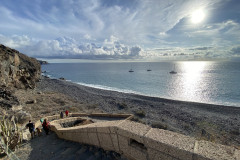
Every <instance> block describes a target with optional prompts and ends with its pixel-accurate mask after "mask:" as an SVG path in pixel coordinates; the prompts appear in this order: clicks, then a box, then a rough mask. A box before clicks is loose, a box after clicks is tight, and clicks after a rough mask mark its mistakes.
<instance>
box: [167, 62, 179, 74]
mask: <svg viewBox="0 0 240 160" xmlns="http://www.w3.org/2000/svg"><path fill="white" fill-rule="evenodd" d="M169 73H170V74H177V72H176V71H175V64H174V67H173V70H172V71H171V72H169Z"/></svg>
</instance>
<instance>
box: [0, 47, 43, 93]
mask: <svg viewBox="0 0 240 160" xmlns="http://www.w3.org/2000/svg"><path fill="white" fill-rule="evenodd" d="M40 75H41V66H40V63H39V62H38V61H37V60H36V59H34V58H30V57H28V56H26V55H24V54H22V53H20V52H19V51H17V50H14V49H11V48H8V47H6V46H4V45H1V44H0V87H15V88H22V89H27V88H34V87H35V86H36V81H37V80H38V79H39V78H40Z"/></svg>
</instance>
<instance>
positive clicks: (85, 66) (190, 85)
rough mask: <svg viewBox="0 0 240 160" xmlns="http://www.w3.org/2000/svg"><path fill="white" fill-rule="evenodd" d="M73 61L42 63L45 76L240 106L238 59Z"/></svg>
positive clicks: (141, 93)
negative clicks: (174, 72) (236, 60)
mask: <svg viewBox="0 0 240 160" xmlns="http://www.w3.org/2000/svg"><path fill="white" fill-rule="evenodd" d="M70 62H71V63H64V61H51V63H49V64H47V65H42V71H44V72H45V73H43V75H46V76H49V77H50V78H56V79H58V78H60V77H63V78H65V79H66V80H67V81H71V82H73V83H77V84H80V85H84V86H89V87H93V88H99V89H104V90H112V91H118V92H124V93H134V94H140V95H145V96H151V97H159V98H166V99H173V100H180V101H190V102H199V103H208V104H217V105H226V106H236V107H240V99H239V97H240V84H239V82H240V63H238V62H234V61H174V62H107V63H104V61H103V62H98V61H96V62H95V61H92V62H77V61H74V60H73V61H70ZM130 69H132V70H133V71H134V72H129V70H130ZM148 69H150V70H151V71H147V70H148ZM172 70H175V71H176V72H177V74H170V73H169V72H170V71H172Z"/></svg>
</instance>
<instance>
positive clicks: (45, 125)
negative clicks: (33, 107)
mask: <svg viewBox="0 0 240 160" xmlns="http://www.w3.org/2000/svg"><path fill="white" fill-rule="evenodd" d="M42 127H43V130H44V131H45V133H46V135H48V133H49V127H50V123H49V122H48V121H47V119H44V121H43V124H42Z"/></svg>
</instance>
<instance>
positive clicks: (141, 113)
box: [135, 110, 146, 117]
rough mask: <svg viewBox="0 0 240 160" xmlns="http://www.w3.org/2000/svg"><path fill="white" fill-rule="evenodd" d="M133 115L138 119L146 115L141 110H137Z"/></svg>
mask: <svg viewBox="0 0 240 160" xmlns="http://www.w3.org/2000/svg"><path fill="white" fill-rule="evenodd" d="M135 115H137V116H139V117H145V116H146V113H145V112H144V111H143V110H137V111H136V112H135Z"/></svg>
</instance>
